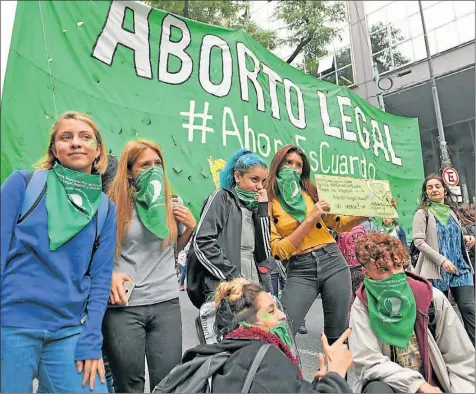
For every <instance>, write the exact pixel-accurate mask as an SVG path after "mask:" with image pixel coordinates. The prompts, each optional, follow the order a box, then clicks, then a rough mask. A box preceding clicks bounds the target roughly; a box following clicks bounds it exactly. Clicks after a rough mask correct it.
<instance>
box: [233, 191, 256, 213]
mask: <svg viewBox="0 0 476 394" xmlns="http://www.w3.org/2000/svg"><path fill="white" fill-rule="evenodd" d="M235 191H236V194H237V195H238V198H239V199H240V201H241V202H242V203H243V205H244V206H245V207H246V208H247V209H249V210H250V211H253V210H254V209H256V207H257V206H258V200H257V197H258V193H256V192H247V191H244V190H242V189H240V188H239V187H238V186H235Z"/></svg>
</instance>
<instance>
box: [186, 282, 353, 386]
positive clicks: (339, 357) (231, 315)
mask: <svg viewBox="0 0 476 394" xmlns="http://www.w3.org/2000/svg"><path fill="white" fill-rule="evenodd" d="M215 305H216V316H217V318H216V321H215V331H216V332H217V333H218V338H219V342H218V343H215V344H204V345H198V346H197V347H195V348H193V349H190V350H188V351H186V352H185V354H184V356H183V358H182V363H186V362H188V361H190V360H193V359H194V358H195V357H201V356H211V355H214V354H217V353H220V352H228V353H230V354H231V355H230V357H229V358H228V360H227V361H226V362H225V364H224V365H223V367H221V368H220V369H219V370H218V371H217V372H216V373H215V374H214V375H213V384H212V388H213V389H212V392H215V393H239V392H241V389H242V387H243V383H244V381H245V379H246V377H247V376H248V371H249V369H250V367H251V364H252V362H253V360H254V359H255V357H256V354H257V353H258V350H259V349H260V348H261V347H262V346H263V345H265V344H270V345H271V346H270V347H269V348H268V350H267V351H266V353H265V355H264V358H263V360H262V361H261V363H260V364H259V367H258V369H257V371H256V374H255V375H254V377H253V380H252V383H251V386H250V389H249V392H252V393H316V392H317V393H351V392H352V391H351V389H350V387H349V385H348V384H347V382H346V381H345V379H344V376H345V374H346V372H347V370H348V369H349V368H350V367H351V366H352V354H351V353H350V351H349V349H348V348H347V346H346V345H345V344H344V341H345V340H346V339H347V337H348V336H349V335H350V329H348V330H347V331H346V332H345V333H344V334H343V335H342V336H341V337H340V338H339V339H338V340H337V341H336V342H335V343H334V344H333V345H332V346H329V344H328V342H327V338H326V337H325V335H324V334H322V337H321V338H322V344H323V350H324V353H325V354H324V355H319V364H320V370H319V372H317V373H316V375H315V378H314V381H313V382H312V383H311V382H308V381H306V380H304V379H303V376H302V371H301V369H300V368H299V364H298V362H297V361H296V358H295V357H294V355H293V354H292V352H291V350H290V348H289V343H290V338H291V337H290V335H289V333H288V332H287V330H286V329H285V327H286V326H285V324H283V323H284V320H285V314H284V313H283V312H282V311H281V310H279V308H278V307H277V305H276V303H275V301H274V300H273V298H272V297H271V296H270V295H269V294H268V293H266V292H265V291H264V289H263V288H262V287H261V286H260V285H259V284H257V283H253V282H251V281H249V280H247V279H244V278H238V279H235V280H233V281H231V282H221V283H220V285H219V286H218V287H217V289H216V292H215ZM326 364H327V365H326Z"/></svg>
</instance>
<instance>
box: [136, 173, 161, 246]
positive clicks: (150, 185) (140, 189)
mask: <svg viewBox="0 0 476 394" xmlns="http://www.w3.org/2000/svg"><path fill="white" fill-rule="evenodd" d="M134 185H135V188H136V192H135V193H134V201H135V203H136V209H137V214H138V215H139V218H140V220H141V222H142V224H143V225H144V226H145V227H146V228H147V229H148V230H149V231H150V232H151V233H153V234H155V235H156V236H157V237H159V238H162V239H165V238H167V237H168V236H169V227H168V226H167V211H166V207H165V197H164V169H163V168H162V167H156V166H154V167H150V168H148V169H147V170H145V171H144V172H141V173H140V174H139V175H138V176H137V177H136V178H135V179H134Z"/></svg>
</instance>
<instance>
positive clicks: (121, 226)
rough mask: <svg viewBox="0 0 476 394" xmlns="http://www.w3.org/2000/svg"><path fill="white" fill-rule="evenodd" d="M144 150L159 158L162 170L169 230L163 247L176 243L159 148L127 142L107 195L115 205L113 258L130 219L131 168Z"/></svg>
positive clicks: (147, 142)
mask: <svg viewBox="0 0 476 394" xmlns="http://www.w3.org/2000/svg"><path fill="white" fill-rule="evenodd" d="M146 149H152V150H154V151H155V152H157V154H158V155H159V157H160V161H161V162H162V168H163V169H164V197H165V208H166V210H167V218H166V219H167V226H168V228H169V236H168V237H167V238H166V239H165V240H164V242H163V244H162V245H163V246H164V247H165V246H166V245H168V244H170V243H172V244H174V245H175V244H176V243H177V223H176V222H175V218H174V215H173V212H172V206H171V195H170V185H169V182H168V179H167V171H166V170H165V163H164V157H163V155H162V152H161V151H160V148H159V146H158V145H157V144H156V143H154V142H152V141H147V140H135V141H129V142H128V143H127V144H126V146H125V147H124V149H123V150H122V154H121V158H120V159H119V164H118V166H117V172H116V176H115V177H114V180H113V181H112V183H111V185H110V187H109V191H108V193H107V194H108V195H109V198H110V199H111V200H112V201H114V203H115V204H116V212H117V232H116V233H117V246H116V254H115V257H116V259H117V257H118V256H119V255H120V253H121V249H122V246H123V244H124V236H125V235H126V233H127V231H128V230H129V226H130V223H131V218H132V204H133V203H134V200H133V194H134V186H133V180H132V178H131V171H132V166H133V165H134V163H135V161H136V160H137V158H138V157H139V156H140V154H141V153H142V152H144V151H145V150H146Z"/></svg>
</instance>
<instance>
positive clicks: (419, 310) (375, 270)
mask: <svg viewBox="0 0 476 394" xmlns="http://www.w3.org/2000/svg"><path fill="white" fill-rule="evenodd" d="M355 255H356V257H357V260H358V262H359V263H360V264H361V265H362V271H363V273H364V275H365V279H364V283H363V285H362V286H361V287H360V289H359V290H358V291H357V294H356V299H355V302H354V304H353V305H352V310H351V313H350V322H349V326H350V328H351V329H352V335H351V336H350V337H349V348H350V350H351V352H352V354H353V356H354V369H355V375H356V380H355V381H354V383H353V387H352V388H353V390H354V392H356V393H360V392H362V393H441V392H445V393H474V389H475V371H474V347H473V346H472V345H471V341H470V340H469V338H468V336H467V335H466V332H465V330H464V328H463V325H462V324H461V321H460V319H459V318H458V316H457V315H456V312H455V311H454V310H453V308H452V306H451V304H450V302H449V301H448V299H447V298H446V297H445V296H444V295H443V293H442V292H441V291H439V290H438V289H436V288H434V287H433V286H432V285H431V283H430V282H429V281H428V280H426V279H425V278H423V277H421V276H418V275H416V274H414V273H412V272H408V271H405V267H406V265H408V264H409V261H408V254H407V251H406V249H405V248H404V247H403V246H402V244H401V243H400V241H398V240H397V239H395V238H393V237H391V236H390V235H388V234H385V233H372V234H366V235H364V236H362V237H361V238H359V240H358V241H357V245H356V248H355Z"/></svg>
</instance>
